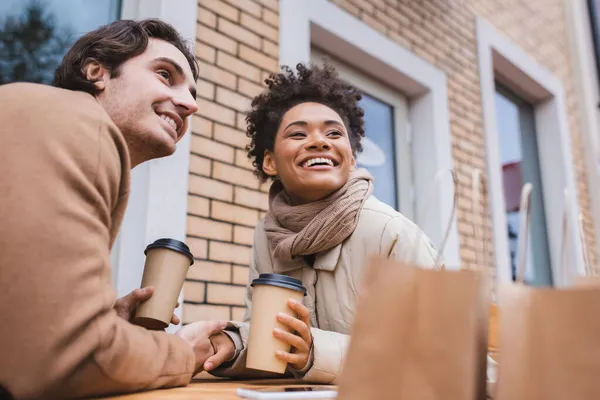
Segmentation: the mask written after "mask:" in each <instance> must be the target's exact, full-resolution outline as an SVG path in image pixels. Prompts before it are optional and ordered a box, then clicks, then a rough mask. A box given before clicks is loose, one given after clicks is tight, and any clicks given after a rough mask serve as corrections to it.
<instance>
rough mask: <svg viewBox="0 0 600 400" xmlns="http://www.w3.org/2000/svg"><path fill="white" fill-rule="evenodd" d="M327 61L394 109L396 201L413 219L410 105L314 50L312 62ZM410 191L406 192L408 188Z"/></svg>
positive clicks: (377, 84) (385, 87) (400, 95)
mask: <svg viewBox="0 0 600 400" xmlns="http://www.w3.org/2000/svg"><path fill="white" fill-rule="evenodd" d="M322 60H327V62H328V63H329V64H331V65H333V66H334V67H335V68H336V70H337V72H338V73H339V75H340V78H341V79H343V80H345V81H347V82H351V83H352V84H353V85H354V86H355V87H356V88H357V89H358V90H360V91H362V92H363V93H367V94H369V95H370V96H373V97H375V98H376V99H378V100H380V101H383V102H384V103H386V104H388V105H389V106H391V107H392V108H393V110H394V113H393V118H394V126H393V135H394V136H395V140H394V142H395V146H394V147H395V149H394V150H395V151H394V153H395V155H396V157H395V158H396V159H395V160H394V163H395V167H396V179H397V182H396V186H397V191H396V198H397V203H398V207H399V208H400V210H401V211H402V214H404V215H405V216H406V217H408V218H410V219H413V218H414V217H415V213H414V207H415V205H414V196H413V195H412V190H413V188H414V183H413V178H412V177H413V175H412V174H413V171H412V165H413V164H412V163H413V160H412V151H410V149H411V147H412V144H411V139H410V137H409V135H410V128H409V126H408V125H410V124H409V123H408V120H407V119H408V102H407V100H406V97H405V96H404V95H402V94H400V93H399V92H398V91H394V90H390V89H389V88H388V87H387V86H385V85H383V84H381V83H379V82H377V81H375V80H374V79H372V78H370V77H369V76H367V75H365V74H362V73H361V72H359V71H357V70H355V69H354V68H352V67H351V66H349V65H347V64H345V63H342V62H339V61H338V60H336V59H333V58H331V57H330V55H329V54H327V53H323V52H322V51H321V50H319V49H316V48H312V49H311V61H312V62H315V61H317V62H321V61H322ZM407 187H408V188H410V190H405V189H406V188H407Z"/></svg>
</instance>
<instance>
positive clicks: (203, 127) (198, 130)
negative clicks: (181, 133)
mask: <svg viewBox="0 0 600 400" xmlns="http://www.w3.org/2000/svg"><path fill="white" fill-rule="evenodd" d="M192 132H193V133H195V134H198V135H202V136H206V137H211V136H212V132H213V123H212V121H209V120H207V119H206V118H202V117H201V116H199V115H198V114H194V115H193V116H192Z"/></svg>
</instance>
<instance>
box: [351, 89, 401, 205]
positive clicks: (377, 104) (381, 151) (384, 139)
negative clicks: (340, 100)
mask: <svg viewBox="0 0 600 400" xmlns="http://www.w3.org/2000/svg"><path fill="white" fill-rule="evenodd" d="M360 106H361V107H362V108H363V110H364V111H365V117H364V119H365V132H366V135H365V137H364V138H363V140H362V144H363V152H362V153H361V154H360V155H359V156H358V159H357V164H358V165H359V166H360V167H362V168H366V169H367V170H369V172H370V173H371V174H372V175H373V177H374V178H375V185H374V192H373V194H374V195H375V197H377V198H378V199H379V200H381V201H383V202H384V203H386V204H389V205H390V206H392V207H394V208H397V207H398V202H397V198H396V197H397V193H398V192H397V187H396V156H395V151H394V150H395V142H394V114H393V112H394V109H393V107H391V106H390V105H389V104H386V103H383V102H381V101H379V100H377V99H375V98H373V97H371V96H369V95H367V94H364V93H363V98H362V100H361V101H360Z"/></svg>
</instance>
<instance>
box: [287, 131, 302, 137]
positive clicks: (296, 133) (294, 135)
mask: <svg viewBox="0 0 600 400" xmlns="http://www.w3.org/2000/svg"><path fill="white" fill-rule="evenodd" d="M304 136H305V135H304V132H293V133H292V134H290V137H304Z"/></svg>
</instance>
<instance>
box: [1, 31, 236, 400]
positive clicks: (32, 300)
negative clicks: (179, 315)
mask: <svg viewBox="0 0 600 400" xmlns="http://www.w3.org/2000/svg"><path fill="white" fill-rule="evenodd" d="M197 76H198V69H197V65H196V63H195V61H194V55H193V53H192V52H191V51H190V49H189V48H188V47H187V46H186V45H185V42H184V41H183V40H182V38H181V37H180V36H179V34H178V33H177V32H176V31H175V30H174V29H173V27H171V26H170V25H168V24H166V23H164V22H162V21H158V20H144V21H141V22H136V21H118V22H115V23H113V24H110V25H107V26H104V27H101V28H99V29H98V30H96V31H93V32H90V33H88V34H86V35H84V36H83V37H82V38H81V39H79V40H78V41H77V43H75V45H74V46H73V47H72V49H71V50H69V52H68V53H67V54H66V55H65V57H64V60H63V62H62V64H61V65H60V66H59V68H58V69H57V71H56V74H55V79H54V83H53V85H54V86H55V87H50V86H43V85H36V84H30V83H15V84H9V85H4V86H1V87H0V138H1V139H2V146H0V170H1V171H2V175H1V176H0V193H2V195H1V196H0V272H1V277H2V278H1V279H0V316H2V324H1V325H0V360H1V361H0V398H4V397H6V396H7V395H8V396H12V397H14V398H19V399H21V398H23V399H29V398H45V399H46V398H80V397H90V396H98V395H105V394H112V393H123V392H131V391H137V390H144V389H152V388H159V387H172V386H182V385H186V384H187V383H189V381H190V379H191V377H192V375H193V374H194V373H196V372H198V371H199V370H200V369H201V366H202V364H203V363H204V361H205V360H206V359H207V358H208V357H209V356H211V355H213V354H214V351H213V347H212V345H211V343H210V341H209V340H208V337H209V336H210V335H211V334H213V333H214V332H218V331H220V330H222V329H223V328H224V326H225V324H224V323H220V322H214V323H212V324H208V325H207V324H202V325H196V326H194V324H192V325H191V326H190V325H188V326H186V327H185V328H182V329H181V330H180V331H179V332H178V333H177V334H175V335H170V334H167V333H165V332H150V331H147V330H145V329H144V328H141V327H139V326H135V325H133V324H131V323H130V322H129V320H128V319H129V316H130V315H131V312H132V310H133V308H134V307H135V306H136V304H137V303H138V302H139V301H140V300H142V299H145V298H148V297H149V296H151V295H152V289H151V288H146V289H137V290H136V291H134V292H133V293H131V294H130V295H128V296H125V297H124V298H122V299H119V300H116V299H115V291H114V289H113V287H112V284H111V272H110V264H109V259H110V249H111V247H112V244H113V242H114V240H115V237H116V235H117V232H118V229H119V225H120V223H121V221H122V218H123V214H124V212H125V207H126V204H127V198H128V193H129V174H130V169H131V168H133V167H135V166H136V165H138V164H140V163H142V162H144V161H147V160H150V159H154V158H158V157H164V156H168V155H170V154H172V153H173V152H174V151H175V148H176V144H177V142H178V141H179V140H180V139H181V137H182V136H183V135H184V134H185V132H186V129H187V125H188V119H189V117H190V115H192V114H193V113H194V112H195V111H196V110H197V109H198V107H197V105H196V98H195V97H196V93H195V92H196V90H195V86H196V84H195V82H196V79H197ZM175 322H176V321H175Z"/></svg>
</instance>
